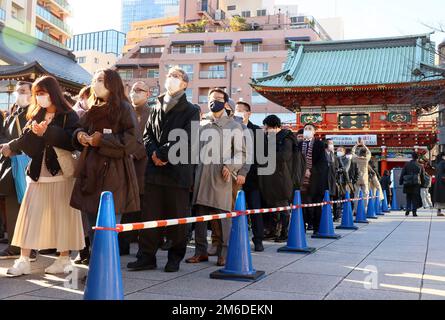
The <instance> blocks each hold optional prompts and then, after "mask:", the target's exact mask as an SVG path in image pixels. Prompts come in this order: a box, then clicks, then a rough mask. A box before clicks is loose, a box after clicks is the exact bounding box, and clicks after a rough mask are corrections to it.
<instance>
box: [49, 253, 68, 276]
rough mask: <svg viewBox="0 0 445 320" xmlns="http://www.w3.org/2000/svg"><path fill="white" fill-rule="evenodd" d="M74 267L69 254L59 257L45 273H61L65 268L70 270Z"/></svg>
mask: <svg viewBox="0 0 445 320" xmlns="http://www.w3.org/2000/svg"><path fill="white" fill-rule="evenodd" d="M70 267H72V265H71V259H70V257H69V256H66V257H62V256H60V257H58V258H57V260H56V261H54V263H53V264H52V265H50V266H49V267H48V268H46V269H45V273H49V274H60V273H65V270H69V268H70Z"/></svg>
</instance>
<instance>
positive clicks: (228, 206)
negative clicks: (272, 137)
mask: <svg viewBox="0 0 445 320" xmlns="http://www.w3.org/2000/svg"><path fill="white" fill-rule="evenodd" d="M212 129H213V130H216V132H217V134H218V135H217V136H218V137H219V144H220V146H221V149H220V150H221V152H220V155H219V158H218V159H215V160H216V161H215V162H217V163H215V162H213V161H212V162H211V163H209V164H204V162H203V160H206V159H200V161H199V164H198V166H197V167H196V173H195V185H194V190H193V191H194V192H193V204H194V205H203V206H207V207H211V208H216V209H220V210H223V211H231V210H232V181H231V180H230V181H228V182H227V181H224V179H223V176H222V170H223V167H224V163H227V164H226V167H227V168H228V169H229V170H230V171H231V172H232V174H233V175H236V173H237V172H238V170H240V169H241V168H242V167H243V164H244V162H245V159H246V147H245V144H244V143H241V144H237V143H235V141H237V140H238V141H243V140H244V139H243V137H242V135H243V133H242V127H241V125H240V124H239V123H237V122H235V121H234V120H233V119H231V118H229V117H228V116H227V115H226V114H225V113H223V115H222V117H221V118H219V119H214V118H213V117H212V118H211V119H209V120H204V121H202V122H201V128H200V136H201V135H202V133H203V132H209V131H207V130H212ZM223 130H227V131H224V132H223ZM229 130H233V131H231V132H232V137H231V139H228V137H229V136H230V132H228V131H229ZM224 136H225V137H224ZM203 140H204V139H203ZM206 140H207V139H206ZM209 140H210V141H200V143H199V144H200V150H199V152H200V155H208V154H209V151H210V150H211V148H212V147H214V146H215V145H216V143H215V142H214V141H213V142H212V140H211V139H209ZM223 141H230V143H226V144H224V143H223ZM233 160H235V161H233ZM228 162H231V163H228ZM231 179H233V177H232V178H231Z"/></svg>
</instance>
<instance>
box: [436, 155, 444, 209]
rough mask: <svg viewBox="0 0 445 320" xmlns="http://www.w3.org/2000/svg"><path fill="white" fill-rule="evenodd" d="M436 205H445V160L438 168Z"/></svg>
mask: <svg viewBox="0 0 445 320" xmlns="http://www.w3.org/2000/svg"><path fill="white" fill-rule="evenodd" d="M434 203H445V160H442V161H441V162H439V164H437V166H436V183H435V185H434Z"/></svg>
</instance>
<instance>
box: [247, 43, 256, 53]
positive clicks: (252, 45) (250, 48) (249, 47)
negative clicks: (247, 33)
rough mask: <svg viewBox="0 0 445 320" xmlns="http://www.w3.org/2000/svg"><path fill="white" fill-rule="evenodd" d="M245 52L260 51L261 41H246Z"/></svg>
mask: <svg viewBox="0 0 445 320" xmlns="http://www.w3.org/2000/svg"><path fill="white" fill-rule="evenodd" d="M244 52H245V53H251V52H260V44H259V43H245V44H244Z"/></svg>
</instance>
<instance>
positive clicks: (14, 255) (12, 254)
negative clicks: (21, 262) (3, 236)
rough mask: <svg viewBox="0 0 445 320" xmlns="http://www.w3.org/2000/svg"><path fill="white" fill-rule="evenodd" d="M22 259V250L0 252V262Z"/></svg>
mask: <svg viewBox="0 0 445 320" xmlns="http://www.w3.org/2000/svg"><path fill="white" fill-rule="evenodd" d="M18 258H20V250H13V249H12V248H11V247H8V248H6V249H5V250H3V251H2V252H0V260H8V259H18Z"/></svg>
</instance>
